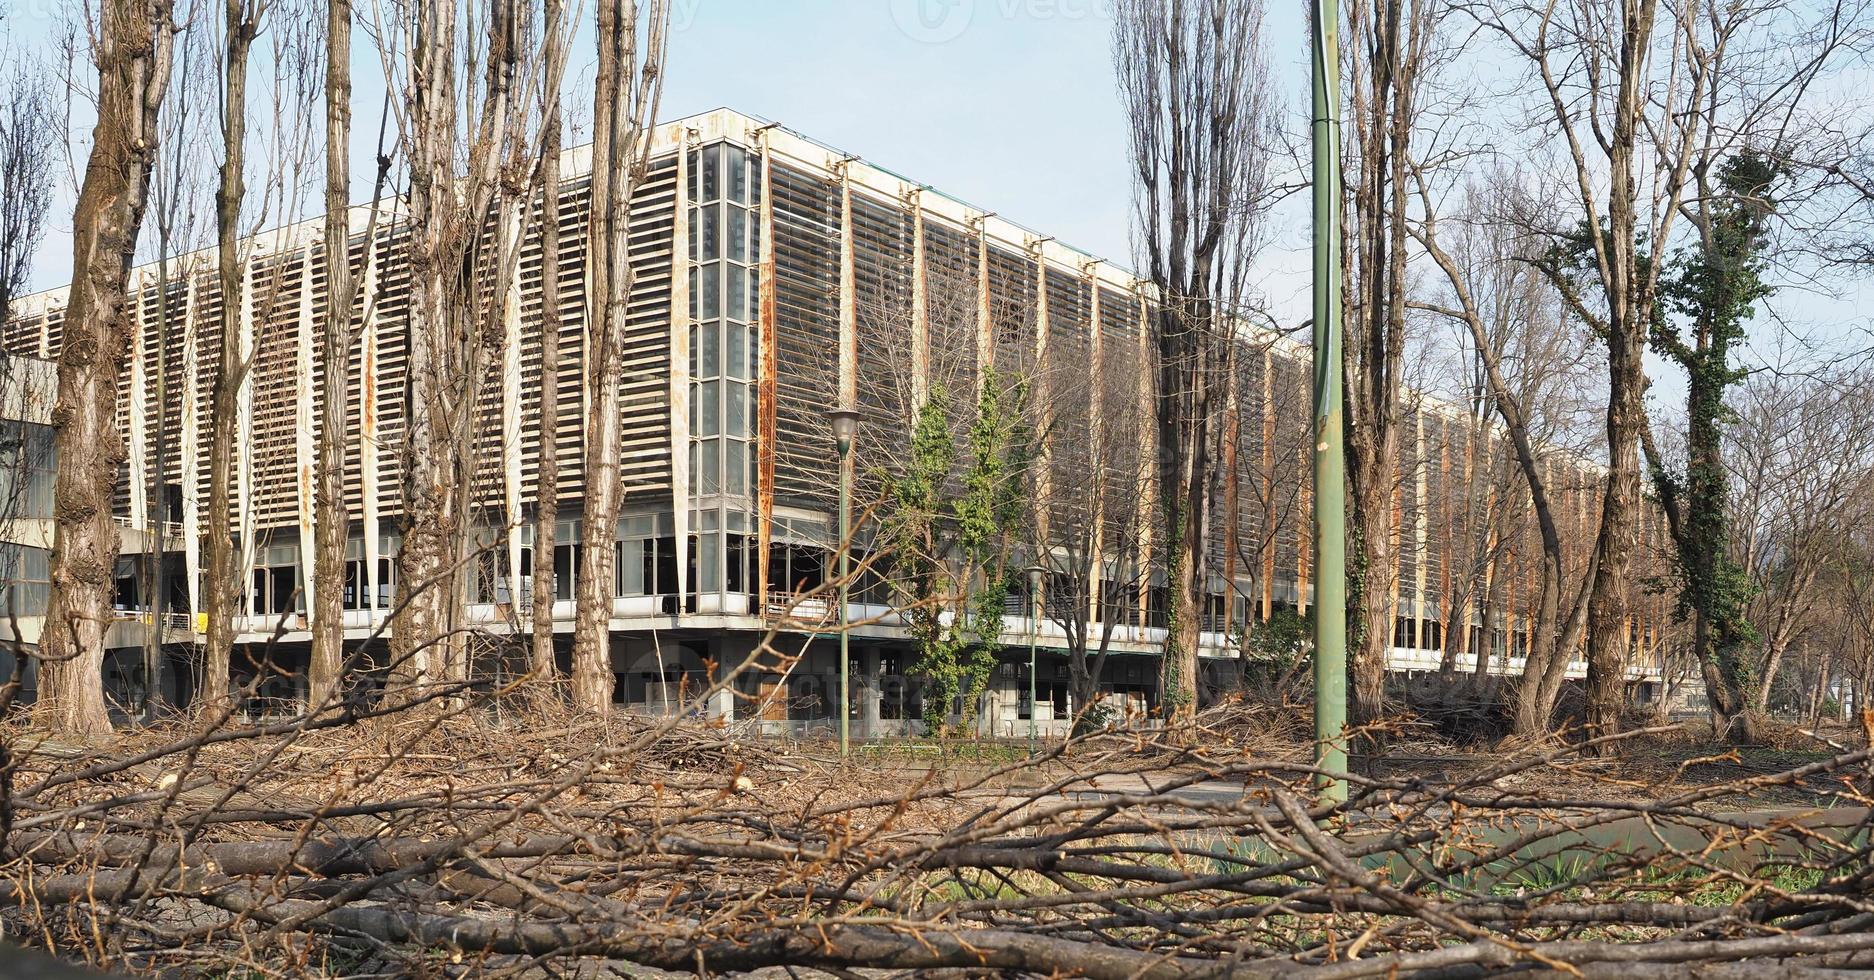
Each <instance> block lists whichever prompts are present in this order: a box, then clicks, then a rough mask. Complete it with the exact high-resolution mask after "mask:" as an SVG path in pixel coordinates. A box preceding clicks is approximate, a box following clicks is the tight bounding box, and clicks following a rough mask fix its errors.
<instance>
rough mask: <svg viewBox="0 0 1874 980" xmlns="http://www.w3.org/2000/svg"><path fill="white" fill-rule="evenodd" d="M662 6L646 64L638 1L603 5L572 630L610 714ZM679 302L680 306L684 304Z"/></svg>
mask: <svg viewBox="0 0 1874 980" xmlns="http://www.w3.org/2000/svg"><path fill="white" fill-rule="evenodd" d="M668 13H669V12H668V8H667V6H666V4H665V3H664V0H653V3H652V5H651V7H650V10H649V13H648V17H647V27H646V36H645V38H644V42H645V43H644V48H643V54H642V62H643V63H642V65H640V63H639V59H640V55H639V49H638V40H639V39H638V28H637V24H638V5H637V2H636V0H600V3H599V18H598V21H599V23H598V27H599V31H598V40H599V63H598V95H597V98H596V99H595V100H594V101H593V119H594V132H593V142H592V235H591V245H590V250H591V251H590V254H591V257H592V261H591V270H592V271H591V275H590V279H589V282H588V284H587V295H589V296H590V297H592V301H591V304H590V307H591V310H592V314H591V315H590V316H589V317H588V319H587V327H586V390H587V392H588V395H589V401H588V403H587V410H586V427H585V448H586V467H585V471H586V488H585V513H584V515H583V516H584V533H583V534H581V536H580V539H581V547H580V549H579V575H578V577H577V581H576V582H575V583H574V584H575V586H576V589H577V593H578V612H577V617H576V620H575V622H574V625H573V692H572V693H573V703H574V704H576V705H578V706H579V707H580V708H582V709H584V710H587V711H596V712H600V713H603V712H605V711H606V710H607V709H608V708H609V707H610V705H611V698H612V686H613V678H612V667H611V632H610V629H609V626H608V624H609V623H610V620H611V613H612V595H613V593H614V591H615V590H614V588H613V576H614V571H615V564H616V558H617V553H616V549H615V547H614V542H616V541H617V540H618V510H619V506H620V505H621V504H622V503H623V488H622V487H621V485H620V484H621V473H620V467H621V464H622V462H623V461H622V459H621V458H620V453H621V451H622V447H623V437H624V433H623V431H622V429H621V427H620V423H619V389H618V383H619V374H620V372H621V370H622V364H623V358H624V341H625V322H626V316H627V315H628V313H629V307H630V301H631V284H632V278H633V277H632V270H631V198H632V192H633V191H635V190H636V189H637V186H638V184H639V182H640V181H641V180H642V178H643V174H644V168H645V158H646V154H647V153H648V152H649V148H650V138H649V133H648V130H649V127H650V125H651V123H652V121H653V120H654V118H655V116H656V112H657V97H658V93H659V92H660V91H661V88H662V81H661V79H662V74H663V53H664V26H665V24H666V23H667V19H668ZM682 301H683V300H682V298H681V297H675V298H673V302H682Z"/></svg>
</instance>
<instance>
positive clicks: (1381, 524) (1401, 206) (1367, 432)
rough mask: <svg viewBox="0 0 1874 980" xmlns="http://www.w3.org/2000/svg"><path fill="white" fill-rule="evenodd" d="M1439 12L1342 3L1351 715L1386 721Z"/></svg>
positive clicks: (1415, 4)
mask: <svg viewBox="0 0 1874 980" xmlns="http://www.w3.org/2000/svg"><path fill="white" fill-rule="evenodd" d="M1443 9H1444V8H1443V7H1442V5H1440V4H1437V3H1432V2H1425V0H1412V2H1399V0H1372V2H1366V0H1355V2H1352V3H1349V4H1348V11H1349V17H1348V27H1349V32H1350V34H1351V35H1352V37H1353V39H1354V40H1353V42H1352V43H1350V44H1348V45H1347V48H1346V51H1347V54H1346V58H1347V60H1348V63H1349V64H1348V68H1349V71H1350V73H1351V75H1352V84H1350V85H1349V86H1348V92H1349V101H1348V111H1349V113H1350V117H1349V118H1350V122H1351V123H1352V126H1351V128H1352V130H1353V133H1354V139H1353V141H1352V146H1351V147H1350V150H1351V153H1350V159H1349V161H1348V163H1349V166H1348V175H1347V182H1348V183H1349V184H1351V185H1352V202H1351V206H1349V207H1348V208H1347V209H1346V210H1345V218H1344V219H1343V220H1344V221H1345V223H1346V234H1347V235H1348V237H1350V238H1351V239H1353V241H1352V242H1351V243H1350V244H1351V248H1350V249H1349V251H1350V253H1351V255H1352V258H1353V261H1352V262H1350V263H1348V265H1347V267H1346V269H1345V270H1344V275H1345V276H1347V277H1348V278H1349V284H1348V288H1347V290H1346V295H1347V296H1348V298H1349V303H1348V309H1347V344H1346V353H1345V358H1346V372H1347V390H1348V396H1349V397H1348V399H1347V434H1348V440H1347V443H1348V453H1347V482H1348V487H1349V489H1350V491H1351V495H1350V496H1351V499H1350V501H1349V503H1350V511H1351V513H1350V515H1349V516H1350V517H1351V520H1350V521H1349V527H1350V529H1351V531H1352V535H1353V539H1354V540H1353V545H1354V547H1355V561H1354V567H1353V572H1352V574H1350V575H1349V579H1350V580H1351V584H1352V586H1353V590H1354V596H1355V598H1354V601H1353V608H1354V609H1355V610H1356V611H1355V613H1354V615H1356V616H1357V617H1358V619H1357V621H1356V628H1355V629H1354V630H1353V631H1352V633H1353V636H1354V637H1355V639H1356V642H1355V645H1354V646H1353V650H1352V653H1353V661H1352V671H1353V689H1352V692H1351V693H1352V701H1353V709H1354V718H1355V720H1356V721H1358V722H1372V721H1375V720H1378V718H1379V717H1380V716H1381V715H1382V714H1383V713H1384V710H1385V708H1384V701H1385V678H1386V658H1387V654H1388V652H1389V651H1390V650H1391V648H1392V641H1393V622H1394V619H1395V617H1396V615H1397V611H1396V610H1395V609H1394V608H1393V603H1394V600H1393V596H1394V591H1395V590H1394V586H1395V583H1396V582H1397V580H1398V575H1399V557H1400V556H1399V551H1398V547H1397V541H1396V537H1397V534H1398V528H1397V527H1396V526H1395V521H1394V514H1393V497H1394V494H1395V492H1396V491H1397V490H1398V487H1399V479H1400V474H1399V426H1400V423H1401V420H1402V419H1403V418H1404V415H1403V413H1402V402H1401V398H1400V388H1401V381H1402V378H1401V375H1402V370H1403V366H1404V359H1405V352H1406V307H1407V296H1408V293H1409V290H1408V284H1407V281H1406V264H1407V260H1408V255H1407V244H1408V242H1409V241H1410V239H1409V237H1408V234H1407V225H1408V221H1409V216H1408V213H1407V211H1408V202H1409V200H1410V194H1411V178H1410V167H1411V163H1412V159H1413V146H1412V144H1413V141H1414V139H1415V138H1418V137H1419V135H1420V134H1419V133H1418V127H1419V114H1420V107H1419V96H1420V92H1421V88H1422V81H1421V79H1422V71H1423V67H1424V63H1425V60H1426V51H1427V49H1428V47H1429V46H1430V45H1431V44H1432V43H1433V41H1434V38H1435V35H1436V33H1437V29H1438V17H1439V15H1440V13H1441V11H1442V10H1443Z"/></svg>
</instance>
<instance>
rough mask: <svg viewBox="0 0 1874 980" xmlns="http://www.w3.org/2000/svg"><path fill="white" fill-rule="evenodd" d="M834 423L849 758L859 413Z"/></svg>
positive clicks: (844, 411) (846, 411)
mask: <svg viewBox="0 0 1874 980" xmlns="http://www.w3.org/2000/svg"><path fill="white" fill-rule="evenodd" d="M826 416H827V419H828V420H829V421H831V422H832V424H833V445H834V448H836V449H837V450H838V451H839V754H840V757H841V758H845V756H846V752H847V736H848V729H849V728H850V727H851V725H852V702H851V701H850V700H848V695H847V686H846V685H847V677H848V675H850V674H851V672H852V655H851V652H850V647H849V643H850V640H849V639H848V637H847V635H846V634H847V633H848V632H849V630H848V627H849V626H850V625H851V623H850V620H849V618H848V615H847V612H846V597H847V591H848V587H849V583H848V582H847V569H848V568H849V567H850V564H849V558H850V555H851V553H852V542H851V540H850V538H851V536H852V466H851V463H852V437H853V435H854V433H856V432H858V430H859V413H858V412H855V411H853V410H852V409H850V408H836V409H833V410H832V411H830V412H828V413H826Z"/></svg>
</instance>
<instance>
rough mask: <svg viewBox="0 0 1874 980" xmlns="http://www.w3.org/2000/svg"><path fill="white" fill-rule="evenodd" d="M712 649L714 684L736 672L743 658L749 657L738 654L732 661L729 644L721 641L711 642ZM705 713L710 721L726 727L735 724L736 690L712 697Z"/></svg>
mask: <svg viewBox="0 0 1874 980" xmlns="http://www.w3.org/2000/svg"><path fill="white" fill-rule="evenodd" d="M710 648H711V649H710V652H711V653H712V654H714V656H713V657H712V659H713V660H714V661H715V664H716V668H715V677H712V678H710V680H711V682H712V683H713V682H714V681H715V680H716V679H718V678H721V677H723V676H725V675H727V674H728V673H729V671H731V670H734V669H735V668H736V666H737V665H739V664H740V663H741V661H742V658H743V657H746V656H747V654H745V653H741V654H736V655H735V656H734V659H733V661H731V657H730V653H729V650H728V644H727V643H726V642H725V641H724V640H721V639H716V640H711V641H710ZM704 713H705V714H707V715H708V717H709V720H710V721H715V722H721V723H723V724H725V725H727V724H732V723H734V721H735V690H734V689H733V688H724V689H723V690H720V691H717V692H716V693H714V694H712V695H710V696H709V704H708V705H706V706H705V708H704Z"/></svg>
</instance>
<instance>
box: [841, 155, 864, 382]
mask: <svg viewBox="0 0 1874 980" xmlns="http://www.w3.org/2000/svg"><path fill="white" fill-rule="evenodd" d="M852 165H853V161H852V160H842V161H840V164H839V166H838V168H837V169H838V171H839V405H840V407H841V408H856V407H858V404H859V297H858V289H857V286H856V285H855V284H854V278H855V275H856V273H855V271H854V263H855V258H854V248H855V243H854V241H853V230H852Z"/></svg>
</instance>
